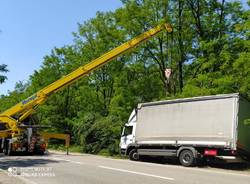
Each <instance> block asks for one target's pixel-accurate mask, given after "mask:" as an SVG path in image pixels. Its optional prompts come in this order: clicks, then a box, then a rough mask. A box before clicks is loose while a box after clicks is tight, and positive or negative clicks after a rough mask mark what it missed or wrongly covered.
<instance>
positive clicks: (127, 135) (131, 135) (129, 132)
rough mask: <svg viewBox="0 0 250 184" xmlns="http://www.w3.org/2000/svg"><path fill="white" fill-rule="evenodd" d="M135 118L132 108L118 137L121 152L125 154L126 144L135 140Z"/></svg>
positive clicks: (134, 111)
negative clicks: (119, 137)
mask: <svg viewBox="0 0 250 184" xmlns="http://www.w3.org/2000/svg"><path fill="white" fill-rule="evenodd" d="M136 120H137V118H136V109H134V110H133V111H132V113H131V114H130V116H129V119H128V122H127V123H126V124H125V125H124V127H123V129H122V134H121V139H120V152H121V154H125V153H126V150H127V148H128V146H129V145H131V144H133V143H134V142H135V129H136Z"/></svg>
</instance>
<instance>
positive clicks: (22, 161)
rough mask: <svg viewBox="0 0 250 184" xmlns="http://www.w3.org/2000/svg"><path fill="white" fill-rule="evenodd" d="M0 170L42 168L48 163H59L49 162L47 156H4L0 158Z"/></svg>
mask: <svg viewBox="0 0 250 184" xmlns="http://www.w3.org/2000/svg"><path fill="white" fill-rule="evenodd" d="M0 158H1V159H0V169H3V170H7V169H8V168H9V167H36V166H38V165H39V166H42V165H45V164H48V163H58V162H59V161H56V160H50V159H49V158H48V157H47V156H41V158H37V157H34V158H32V156H29V157H28V156H21V157H12V156H4V157H0Z"/></svg>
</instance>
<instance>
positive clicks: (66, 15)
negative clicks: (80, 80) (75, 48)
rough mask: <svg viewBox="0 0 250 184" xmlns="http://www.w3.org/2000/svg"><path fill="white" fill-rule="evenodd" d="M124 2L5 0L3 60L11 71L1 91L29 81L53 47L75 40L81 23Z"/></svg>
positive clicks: (0, 23)
mask: <svg viewBox="0 0 250 184" xmlns="http://www.w3.org/2000/svg"><path fill="white" fill-rule="evenodd" d="M121 6H122V3H121V2H120V0H71V1H70V0H36V1H34V0H21V1H20V0H1V1H0V30H1V33H0V64H3V63H4V64H7V65H8V69H9V72H8V73H7V77H8V80H7V81H6V83H4V84H1V86H0V95H1V94H7V92H8V90H13V89H14V86H15V83H16V82H18V81H27V80H28V79H29V75H31V74H32V73H33V71H34V70H36V69H39V67H40V66H41V64H42V61H43V57H44V56H45V55H47V54H50V51H51V49H53V48H54V47H61V46H63V45H66V44H69V43H72V40H73V36H72V32H74V31H76V30H77V23H82V22H83V21H86V20H88V19H90V18H93V17H95V14H96V12H97V11H109V10H111V11H112V10H115V9H116V8H119V7H121Z"/></svg>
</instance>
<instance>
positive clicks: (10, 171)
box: [0, 153, 250, 184]
mask: <svg viewBox="0 0 250 184" xmlns="http://www.w3.org/2000/svg"><path fill="white" fill-rule="evenodd" d="M0 169H1V171H0V184H5V183H6V184H9V183H13V184H79V183H81V184H82V183H83V184H118V183H119V184H137V183H143V184H162V183H170V184H191V183H192V184H198V183H202V184H211V183H212V184H217V183H218V184H236V183H239V184H249V183H250V172H239V171H231V170H223V169H209V168H185V167H182V166H179V165H166V164H155V163H148V162H147V163H145V162H133V161H129V160H122V159H111V158H106V157H101V156H93V155H87V154H82V155H80V154H76V155H75V154H74V155H68V156H66V155H65V154H62V153H53V154H49V155H45V156H22V157H21V156H11V157H5V156H1V157H0ZM3 173H4V175H3ZM24 175H25V176H24Z"/></svg>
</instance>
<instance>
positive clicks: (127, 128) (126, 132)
mask: <svg viewBox="0 0 250 184" xmlns="http://www.w3.org/2000/svg"><path fill="white" fill-rule="evenodd" d="M132 131H133V126H125V127H124V131H123V136H127V135H130V134H132Z"/></svg>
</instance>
